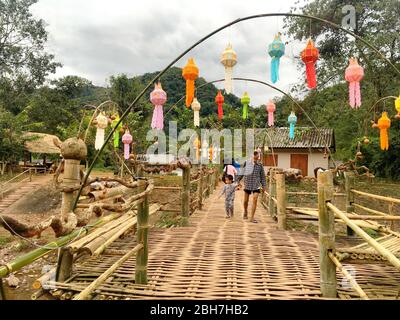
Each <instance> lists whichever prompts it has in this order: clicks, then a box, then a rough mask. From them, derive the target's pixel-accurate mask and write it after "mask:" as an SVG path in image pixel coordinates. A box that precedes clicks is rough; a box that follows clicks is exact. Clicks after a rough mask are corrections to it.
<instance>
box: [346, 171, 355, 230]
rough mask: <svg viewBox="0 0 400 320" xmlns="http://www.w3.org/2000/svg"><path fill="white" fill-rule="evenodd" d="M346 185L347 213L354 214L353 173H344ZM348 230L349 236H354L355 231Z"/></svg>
mask: <svg viewBox="0 0 400 320" xmlns="http://www.w3.org/2000/svg"><path fill="white" fill-rule="evenodd" d="M344 179H345V180H344V185H345V190H346V212H347V213H353V212H354V211H355V210H354V193H353V192H351V190H352V189H354V173H353V172H345V173H344ZM346 228H347V235H348V236H354V231H353V230H352V229H351V228H349V226H347V227H346Z"/></svg>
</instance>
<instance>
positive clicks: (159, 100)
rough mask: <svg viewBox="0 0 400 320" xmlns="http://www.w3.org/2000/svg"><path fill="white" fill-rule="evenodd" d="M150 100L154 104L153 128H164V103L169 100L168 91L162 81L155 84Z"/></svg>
mask: <svg viewBox="0 0 400 320" xmlns="http://www.w3.org/2000/svg"><path fill="white" fill-rule="evenodd" d="M150 101H151V103H152V104H154V112H153V119H152V120H151V128H152V129H159V130H162V129H163V128H164V113H163V104H164V103H165V102H166V101H167V93H166V92H165V91H164V90H163V89H162V87H161V83H160V82H159V83H156V84H155V85H154V90H153V92H151V93H150Z"/></svg>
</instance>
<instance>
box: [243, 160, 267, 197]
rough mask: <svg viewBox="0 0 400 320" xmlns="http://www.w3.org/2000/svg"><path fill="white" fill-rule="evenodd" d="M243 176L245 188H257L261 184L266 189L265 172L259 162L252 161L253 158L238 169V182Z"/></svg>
mask: <svg viewBox="0 0 400 320" xmlns="http://www.w3.org/2000/svg"><path fill="white" fill-rule="evenodd" d="M243 177H244V189H245V190H251V191H253V190H258V189H260V187H261V185H262V187H263V188H264V189H266V185H267V183H266V179H265V172H264V167H263V166H262V164H261V163H259V162H257V163H254V161H253V160H247V161H246V162H245V163H244V165H243V167H242V168H241V169H240V173H239V179H238V181H239V182H240V181H241V180H242V179H243Z"/></svg>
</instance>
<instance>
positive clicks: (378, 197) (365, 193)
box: [351, 189, 400, 204]
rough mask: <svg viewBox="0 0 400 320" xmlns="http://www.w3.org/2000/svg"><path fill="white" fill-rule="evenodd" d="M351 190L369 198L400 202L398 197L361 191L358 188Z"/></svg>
mask: <svg viewBox="0 0 400 320" xmlns="http://www.w3.org/2000/svg"><path fill="white" fill-rule="evenodd" d="M351 192H353V193H355V194H358V195H360V196H363V197H367V198H371V199H376V200H381V201H385V202H389V203H395V204H400V199H397V198H392V197H385V196H380V195H377V194H372V193H368V192H363V191H359V190H355V189H352V190H351Z"/></svg>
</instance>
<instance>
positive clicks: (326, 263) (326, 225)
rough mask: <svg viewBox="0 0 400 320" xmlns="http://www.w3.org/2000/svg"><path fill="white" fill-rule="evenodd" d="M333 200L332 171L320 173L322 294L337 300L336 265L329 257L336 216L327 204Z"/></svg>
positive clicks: (332, 246)
mask: <svg viewBox="0 0 400 320" xmlns="http://www.w3.org/2000/svg"><path fill="white" fill-rule="evenodd" d="M332 199H333V178H332V172H331V171H324V172H319V173H318V213H319V261H320V272H321V280H320V283H321V293H322V296H323V297H326V298H336V297H337V292H336V281H337V280H336V265H335V264H334V263H333V261H332V260H331V259H330V257H329V255H328V254H329V252H334V250H335V216H334V214H333V213H332V212H331V211H330V210H328V208H327V203H330V202H331V201H332Z"/></svg>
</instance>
